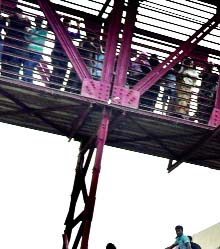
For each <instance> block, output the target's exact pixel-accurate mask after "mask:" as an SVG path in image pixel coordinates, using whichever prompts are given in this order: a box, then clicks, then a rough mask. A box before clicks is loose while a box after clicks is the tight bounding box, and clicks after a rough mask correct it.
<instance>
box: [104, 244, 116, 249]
mask: <svg viewBox="0 0 220 249" xmlns="http://www.w3.org/2000/svg"><path fill="white" fill-rule="evenodd" d="M106 249H116V246H115V245H114V244H112V243H108V244H107V245H106Z"/></svg>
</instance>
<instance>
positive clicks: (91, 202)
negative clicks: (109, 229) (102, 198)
mask: <svg viewBox="0 0 220 249" xmlns="http://www.w3.org/2000/svg"><path fill="white" fill-rule="evenodd" d="M109 119H110V111H109V110H107V109H104V113H103V118H102V121H101V124H100V127H99V130H98V134H97V142H96V143H97V144H96V148H97V150H96V157H95V164H94V168H93V175H92V182H91V186H90V192H89V196H88V199H87V201H86V204H85V213H84V219H83V232H82V242H81V249H87V248H88V241H89V234H90V228H91V222H92V218H93V212H94V206H95V199H96V190H97V185H98V180H99V173H100V170H101V160H102V154H103V149H104V145H105V142H106V138H107V134H108V126H109Z"/></svg>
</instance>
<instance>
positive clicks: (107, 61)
mask: <svg viewBox="0 0 220 249" xmlns="http://www.w3.org/2000/svg"><path fill="white" fill-rule="evenodd" d="M123 7H124V0H115V1H114V6H113V10H112V14H111V18H110V25H109V30H108V35H107V42H106V47H105V50H106V51H105V58H104V63H103V70H102V82H104V83H106V84H111V80H112V76H113V72H114V65H115V57H116V56H115V55H116V48H117V42H118V35H119V32H120V29H121V18H122V12H123Z"/></svg>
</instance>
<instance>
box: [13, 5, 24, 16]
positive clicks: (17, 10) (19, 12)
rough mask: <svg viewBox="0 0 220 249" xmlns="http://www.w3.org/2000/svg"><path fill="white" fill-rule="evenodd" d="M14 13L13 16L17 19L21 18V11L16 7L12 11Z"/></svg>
mask: <svg viewBox="0 0 220 249" xmlns="http://www.w3.org/2000/svg"><path fill="white" fill-rule="evenodd" d="M14 11H15V15H16V16H17V17H18V18H23V11H22V9H20V8H18V7H16V8H15V9H14Z"/></svg>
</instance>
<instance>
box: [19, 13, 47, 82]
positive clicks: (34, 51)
mask: <svg viewBox="0 0 220 249" xmlns="http://www.w3.org/2000/svg"><path fill="white" fill-rule="evenodd" d="M35 23H36V27H35V28H33V29H31V30H30V31H29V32H28V34H27V35H25V39H26V41H28V45H27V49H28V51H27V56H26V58H27V59H25V60H24V69H23V78H22V80H23V81H26V82H29V83H33V70H34V68H35V67H36V66H37V65H38V63H39V62H40V60H41V59H42V55H41V54H42V52H43V49H44V43H45V41H46V38H47V30H46V29H43V28H42V23H43V18H42V17H40V16H37V17H36V19H35Z"/></svg>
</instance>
